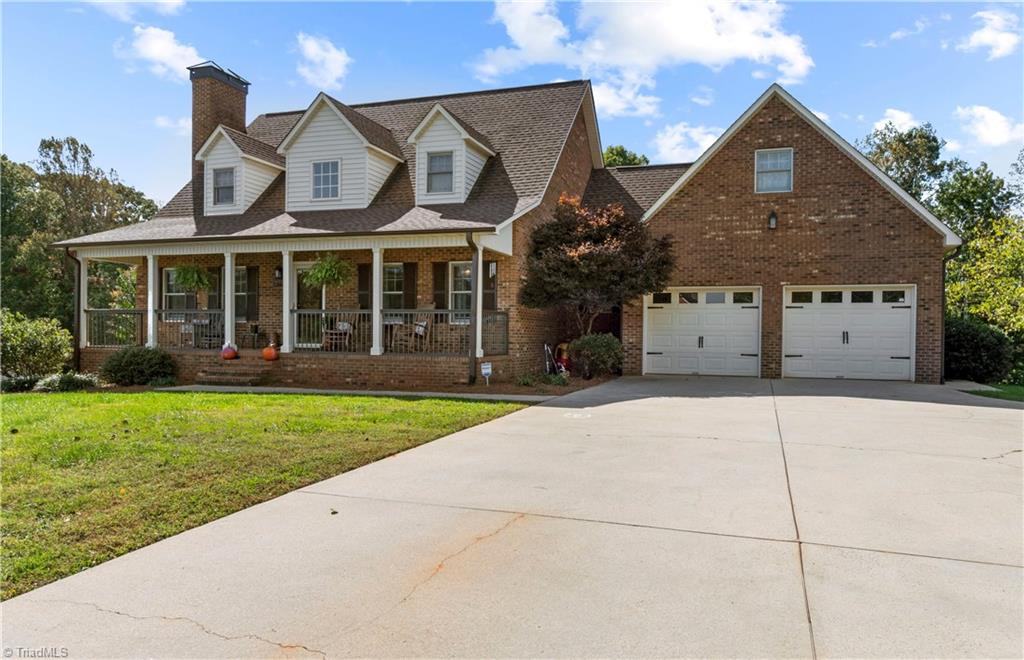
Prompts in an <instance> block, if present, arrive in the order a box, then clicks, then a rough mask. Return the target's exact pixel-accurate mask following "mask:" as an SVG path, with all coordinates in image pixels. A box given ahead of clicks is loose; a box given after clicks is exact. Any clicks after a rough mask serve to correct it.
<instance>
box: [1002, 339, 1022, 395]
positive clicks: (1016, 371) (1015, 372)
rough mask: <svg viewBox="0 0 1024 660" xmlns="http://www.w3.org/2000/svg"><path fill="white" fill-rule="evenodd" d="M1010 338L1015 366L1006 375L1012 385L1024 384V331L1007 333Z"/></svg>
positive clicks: (1007, 380)
mask: <svg viewBox="0 0 1024 660" xmlns="http://www.w3.org/2000/svg"><path fill="white" fill-rule="evenodd" d="M1007 335H1008V336H1009V338H1010V354H1011V356H1012V362H1013V366H1012V367H1011V368H1010V373H1009V374H1008V375H1007V376H1006V381H1005V382H1007V383H1009V384H1010V385H1024V331H1021V332H1011V333H1007Z"/></svg>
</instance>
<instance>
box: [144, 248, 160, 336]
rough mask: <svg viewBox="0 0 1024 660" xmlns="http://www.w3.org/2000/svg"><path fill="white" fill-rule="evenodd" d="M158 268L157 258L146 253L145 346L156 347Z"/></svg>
mask: <svg viewBox="0 0 1024 660" xmlns="http://www.w3.org/2000/svg"><path fill="white" fill-rule="evenodd" d="M159 278H160V269H159V268H158V267H157V258H156V257H155V256H154V255H152V254H147V255H146V346H149V347H150V348H156V346H157V342H156V339H157V337H156V335H157V326H156V310H157V308H158V307H159V306H160V302H159V301H158V300H157V297H156V293H157V291H159V290H160V283H159V281H158V280H159Z"/></svg>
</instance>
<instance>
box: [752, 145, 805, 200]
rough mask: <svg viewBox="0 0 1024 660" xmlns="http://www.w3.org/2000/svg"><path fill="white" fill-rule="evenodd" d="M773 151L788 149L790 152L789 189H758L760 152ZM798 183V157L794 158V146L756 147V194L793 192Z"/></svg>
mask: <svg viewBox="0 0 1024 660" xmlns="http://www.w3.org/2000/svg"><path fill="white" fill-rule="evenodd" d="M771 151H788V152H789V190H758V189H757V175H758V171H757V155H758V154H760V153H768V152H771ZM772 171H775V172H782V171H784V170H772ZM795 183H796V159H795V158H793V147H773V148H771V149H755V150H754V194H755V195H779V194H786V193H791V192H793V186H794V184H795Z"/></svg>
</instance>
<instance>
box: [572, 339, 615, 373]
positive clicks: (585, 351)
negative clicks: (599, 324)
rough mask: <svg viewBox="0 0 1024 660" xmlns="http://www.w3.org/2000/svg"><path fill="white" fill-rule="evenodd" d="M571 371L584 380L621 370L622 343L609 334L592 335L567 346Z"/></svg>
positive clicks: (575, 340)
mask: <svg viewBox="0 0 1024 660" xmlns="http://www.w3.org/2000/svg"><path fill="white" fill-rule="evenodd" d="M569 359H570V360H571V362H572V368H573V371H575V372H576V373H579V374H581V375H582V376H583V377H584V378H593V377H594V376H601V375H604V374H612V373H615V372H617V371H619V370H620V369H622V343H621V342H620V341H619V340H618V339H616V338H615V335H612V334H609V333H593V334H589V335H583V336H582V337H580V338H579V339H574V340H573V341H572V343H570V344H569Z"/></svg>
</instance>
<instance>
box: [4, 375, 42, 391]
mask: <svg viewBox="0 0 1024 660" xmlns="http://www.w3.org/2000/svg"><path fill="white" fill-rule="evenodd" d="M38 380H39V379H38V378H35V377H33V376H0V392H3V393H4V394H13V393H14V392H28V391H29V390H31V389H32V388H33V387H35V386H36V382H37V381H38Z"/></svg>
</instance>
